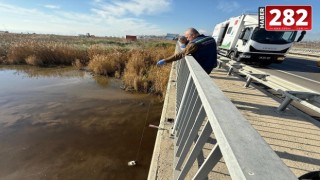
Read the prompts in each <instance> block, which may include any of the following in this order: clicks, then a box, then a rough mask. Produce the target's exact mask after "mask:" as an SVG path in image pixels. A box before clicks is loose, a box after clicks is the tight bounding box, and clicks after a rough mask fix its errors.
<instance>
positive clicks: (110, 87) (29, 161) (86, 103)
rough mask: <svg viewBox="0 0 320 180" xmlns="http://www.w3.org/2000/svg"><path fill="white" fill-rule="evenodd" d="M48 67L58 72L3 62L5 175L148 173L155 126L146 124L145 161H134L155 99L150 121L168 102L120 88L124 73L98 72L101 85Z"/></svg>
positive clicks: (0, 155) (0, 125) (1, 162)
mask: <svg viewBox="0 0 320 180" xmlns="http://www.w3.org/2000/svg"><path fill="white" fill-rule="evenodd" d="M32 68H33V67H32ZM46 70H48V69H46ZM46 70H43V69H41V70H40V71H46ZM49 71H52V72H53V74H56V76H54V75H52V74H51V75H50V73H48V72H37V70H36V68H35V69H32V70H30V69H28V70H26V69H23V68H20V69H19V68H18V69H14V68H11V69H10V68H1V69H0V117H1V118H0V147H1V148H0V179H146V177H147V172H148V168H149V163H150V160H151V155H152V149H153V143H154V139H155V135H156V131H155V130H154V129H149V128H148V129H146V131H145V134H144V139H143V143H142V149H141V152H140V157H139V159H138V161H139V165H138V166H135V167H128V166H127V162H128V161H130V160H133V159H134V158H135V156H136V153H137V150H138V149H137V148H138V145H139V141H140V138H141V133H142V130H143V126H144V121H145V120H146V117H147V112H148V106H149V103H151V106H150V112H149V115H148V119H147V121H148V123H151V124H157V123H158V121H159V119H160V111H161V104H160V103H158V102H157V100H156V99H154V98H153V97H151V96H148V95H141V94H140V95H139V94H135V95H133V94H129V93H125V92H123V91H121V90H120V89H119V86H120V84H121V83H120V82H119V81H117V80H113V79H109V80H108V79H106V78H105V77H99V78H101V79H99V81H100V82H103V83H100V84H98V81H96V80H95V79H96V77H95V78H93V77H92V76H91V75H90V74H88V73H85V72H79V71H76V70H74V69H69V70H67V69H64V68H63V70H61V69H59V70H56V71H55V70H54V69H52V70H49ZM58 71H59V72H58ZM31 72H32V73H31ZM30 74H32V75H30ZM40 74H43V75H40ZM75 74H76V75H75ZM103 78H105V79H103ZM101 84H103V85H101Z"/></svg>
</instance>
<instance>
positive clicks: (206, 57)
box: [157, 28, 217, 74]
mask: <svg viewBox="0 0 320 180" xmlns="http://www.w3.org/2000/svg"><path fill="white" fill-rule="evenodd" d="M185 37H186V38H187V40H188V41H189V43H188V44H187V46H186V48H185V49H184V50H182V51H181V52H179V53H177V54H174V55H172V56H170V57H168V58H165V59H161V60H159V61H158V63H157V65H164V64H166V63H169V62H172V61H177V60H180V59H182V58H183V57H185V56H186V55H192V56H193V57H194V59H196V61H197V62H198V63H199V64H200V66H201V67H202V68H203V69H204V70H205V71H206V73H207V74H210V73H211V71H212V69H213V68H215V67H217V47H216V42H215V40H214V39H213V38H212V37H209V36H205V35H203V34H201V35H200V33H199V32H198V31H197V30H196V29H194V28H189V29H188V30H187V31H186V32H185Z"/></svg>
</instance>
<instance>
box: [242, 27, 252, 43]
mask: <svg viewBox="0 0 320 180" xmlns="http://www.w3.org/2000/svg"><path fill="white" fill-rule="evenodd" d="M251 31H252V28H247V29H246V32H245V33H244V36H243V38H242V39H244V40H247V41H248V40H249V37H250V35H251Z"/></svg>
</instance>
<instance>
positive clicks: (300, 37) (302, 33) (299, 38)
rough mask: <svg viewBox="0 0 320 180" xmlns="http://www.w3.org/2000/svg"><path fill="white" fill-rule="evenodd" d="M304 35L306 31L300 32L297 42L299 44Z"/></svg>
mask: <svg viewBox="0 0 320 180" xmlns="http://www.w3.org/2000/svg"><path fill="white" fill-rule="evenodd" d="M305 34H306V31H301V34H300V36H299V37H298V39H297V42H300V41H301V40H302V39H303V37H304V35H305Z"/></svg>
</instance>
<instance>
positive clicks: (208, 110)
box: [173, 56, 297, 180]
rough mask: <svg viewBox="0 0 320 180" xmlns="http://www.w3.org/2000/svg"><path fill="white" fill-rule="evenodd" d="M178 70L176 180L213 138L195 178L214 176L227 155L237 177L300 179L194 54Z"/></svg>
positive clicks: (183, 61) (232, 172) (231, 172)
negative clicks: (218, 164) (208, 73)
mask: <svg viewBox="0 0 320 180" xmlns="http://www.w3.org/2000/svg"><path fill="white" fill-rule="evenodd" d="M176 69H177V101H176V102H177V103H176V110H177V117H176V120H175V124H174V127H173V136H174V140H175V154H174V161H175V162H174V175H173V176H174V179H185V177H186V175H187V174H188V172H189V171H190V169H191V167H192V165H193V163H194V162H195V160H196V159H197V157H199V154H200V153H201V152H202V151H203V147H204V145H205V144H206V142H207V140H208V139H209V138H210V136H212V135H214V137H215V139H216V143H215V144H214V147H213V148H212V149H211V150H210V153H209V155H208V156H207V157H206V158H205V160H204V162H203V163H202V165H201V166H200V167H199V168H198V170H197V172H196V174H195V175H194V176H193V179H205V178H206V177H208V174H209V173H210V172H211V171H212V169H213V167H214V166H215V165H216V164H217V163H218V161H219V160H220V159H221V158H222V157H223V159H224V161H225V163H226V166H227V168H228V171H229V174H230V176H231V178H232V179H259V180H263V179H277V180H280V179H283V180H289V179H297V178H296V177H295V175H294V174H293V173H292V172H291V170H290V169H289V168H288V167H287V166H286V165H285V164H284V163H283V162H282V161H281V159H280V158H279V157H278V156H277V154H276V153H275V152H274V151H273V150H272V149H271V148H270V146H269V145H268V144H267V143H266V142H265V141H264V140H263V138H262V137H261V136H260V135H259V134H258V133H257V131H256V130H255V129H254V128H253V127H252V126H251V125H250V124H249V122H248V121H247V120H246V119H245V118H244V117H243V116H242V115H241V114H240V112H239V111H238V109H237V108H236V107H235V106H234V105H233V104H232V102H231V101H230V100H229V99H228V98H226V97H225V96H224V94H223V92H222V91H221V90H220V89H219V88H218V87H217V85H216V84H215V83H214V82H213V81H212V79H211V78H210V77H209V76H208V75H207V74H206V73H205V71H203V69H202V68H201V67H200V65H199V64H198V63H197V62H196V60H195V59H194V58H193V57H192V56H186V57H185V58H184V59H182V60H180V61H178V62H177V68H176ZM206 149H207V147H206Z"/></svg>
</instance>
